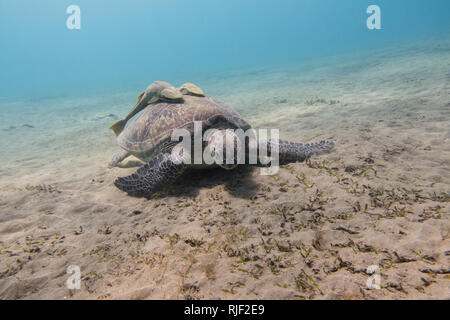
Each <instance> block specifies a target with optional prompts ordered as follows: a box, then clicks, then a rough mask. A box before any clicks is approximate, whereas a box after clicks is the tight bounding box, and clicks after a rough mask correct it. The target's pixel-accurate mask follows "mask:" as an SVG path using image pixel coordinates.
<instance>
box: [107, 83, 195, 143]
mask: <svg viewBox="0 0 450 320" xmlns="http://www.w3.org/2000/svg"><path fill="white" fill-rule="evenodd" d="M194 87H196V86H194ZM198 89H200V88H198ZM192 90H193V91H194V94H196V92H197V90H196V89H195V88H193V89H192ZM200 91H201V89H200ZM181 99H183V94H182V93H181V91H180V90H179V89H176V88H175V87H173V86H172V85H171V84H169V83H167V82H164V81H155V82H153V83H152V84H151V85H149V86H148V87H147V89H145V91H144V92H142V93H140V94H139V95H138V101H137V102H136V105H135V106H134V108H133V109H132V110H131V111H130V112H129V113H128V115H127V116H126V117H125V118H124V119H122V120H119V121H117V122H115V123H113V124H112V125H111V126H110V127H109V128H110V129H111V130H113V131H114V133H115V134H116V136H117V135H119V134H120V133H121V132H122V130H123V128H124V127H125V125H126V123H127V121H128V120H130V119H131V118H132V117H133V116H134V115H135V114H137V113H138V112H139V111H141V110H142V109H144V108H145V107H146V106H147V105H149V104H151V103H155V102H157V101H176V100H181Z"/></svg>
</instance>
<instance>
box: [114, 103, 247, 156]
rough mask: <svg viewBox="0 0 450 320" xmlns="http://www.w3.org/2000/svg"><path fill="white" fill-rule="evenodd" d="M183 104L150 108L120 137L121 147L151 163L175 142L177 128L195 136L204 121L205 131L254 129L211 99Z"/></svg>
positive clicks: (132, 122)
mask: <svg viewBox="0 0 450 320" xmlns="http://www.w3.org/2000/svg"><path fill="white" fill-rule="evenodd" d="M183 99H184V101H183V102H182V103H176V102H159V103H156V104H151V105H148V106H147V107H146V108H145V109H144V110H142V111H141V112H139V113H138V114H137V115H136V116H135V117H134V118H132V119H131V120H130V121H128V123H127V125H126V127H125V129H124V130H123V131H122V133H121V134H120V135H119V136H118V137H117V142H118V144H119V145H120V146H121V147H122V148H123V149H125V150H127V151H128V152H130V153H131V154H132V155H134V156H136V157H138V158H139V159H141V160H144V161H149V160H151V159H152V158H153V157H154V156H156V155H157V154H158V153H159V152H162V151H163V150H166V149H167V146H169V145H172V146H173V145H174V144H176V143H177V142H171V135H172V132H173V131H174V130H175V129H182V128H183V129H187V130H188V131H189V132H190V133H191V135H192V134H193V133H194V121H202V130H203V132H204V131H206V130H207V129H210V128H217V129H227V128H230V129H238V128H240V129H243V130H244V131H245V130H247V129H250V128H251V126H250V125H249V124H248V123H247V122H246V121H245V120H244V119H243V118H242V117H241V116H240V115H239V114H238V113H237V112H236V111H234V110H233V109H231V108H230V107H228V106H227V105H225V104H224V103H223V102H220V101H218V100H215V99H213V98H211V97H197V96H189V95H186V96H183Z"/></svg>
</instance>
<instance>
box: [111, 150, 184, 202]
mask: <svg viewBox="0 0 450 320" xmlns="http://www.w3.org/2000/svg"><path fill="white" fill-rule="evenodd" d="M186 168H187V164H186V163H185V162H184V161H183V158H182V157H178V158H177V159H174V156H172V155H171V154H170V153H164V154H160V155H158V156H157V157H156V158H154V159H153V160H152V161H150V162H149V163H147V164H146V165H144V166H142V167H140V168H139V169H138V170H137V171H136V172H135V173H133V174H132V175H130V176H127V177H120V178H117V179H116V180H115V181H114V184H115V186H116V187H117V188H119V189H120V190H122V191H125V192H127V193H128V194H129V195H130V196H136V197H139V196H146V197H149V198H150V197H151V195H152V194H153V193H155V192H156V191H157V190H159V189H161V188H162V187H164V186H165V185H167V184H170V183H171V182H173V181H174V180H176V178H178V177H179V176H180V175H181V174H182V173H183V172H184V171H185V169H186Z"/></svg>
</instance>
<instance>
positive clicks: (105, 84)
mask: <svg viewBox="0 0 450 320" xmlns="http://www.w3.org/2000/svg"><path fill="white" fill-rule="evenodd" d="M70 5H77V6H79V8H80V10H81V29H79V30H77V29H73V30H70V29H68V28H67V26H66V21H67V19H68V18H69V16H70V14H68V13H66V10H67V8H68V7H69V6H70ZM369 5H378V6H379V7H380V9H381V29H380V30H369V29H368V28H367V25H366V23H367V19H368V18H369V16H370V14H368V13H367V12H366V10H367V8H368V7H369ZM449 12H450V1H448V0H431V1H424V0H376V1H366V0H342V1H337V0H320V1H319V0H227V1H225V0H192V1H182V0H179V1H175V0H151V1H143V0H142V1H138V0H130V1H103V0H97V1H88V0H74V1H65V0H58V1H49V0H41V1H24V0H14V1H13V0H0V49H1V50H0V160H1V161H0V299H115V298H119V299H190V300H191V299H253V300H256V299H446V300H448V299H450V296H449V291H448V254H449V252H448V248H449V247H450V221H449V207H448V204H449V202H450V130H449V128H450V19H449V18H448V15H449ZM157 80H163V81H167V82H169V83H171V84H172V85H174V86H175V87H179V86H180V85H182V84H183V83H185V82H193V83H195V84H196V85H198V86H199V87H200V88H202V89H203V91H204V92H205V94H206V95H207V96H211V97H214V98H217V99H219V100H221V101H223V102H224V103H226V104H227V105H229V106H230V107H232V108H233V109H235V110H236V111H238V112H239V113H240V114H241V115H242V116H243V117H244V118H245V119H246V120H247V121H248V122H249V123H250V124H251V125H252V126H253V127H254V128H256V129H258V128H263V129H264V128H268V129H272V128H274V129H279V130H280V138H282V139H286V140H289V141H294V142H303V143H306V142H314V141H318V140H322V139H324V140H330V141H333V142H334V144H335V148H334V149H333V150H332V152H330V153H328V154H324V155H320V156H317V157H313V158H311V159H310V160H309V161H306V162H302V163H291V164H289V165H286V166H281V167H280V170H279V172H278V173H277V174H276V175H273V176H262V175H260V174H259V171H258V170H251V168H250V169H249V168H245V167H244V168H241V167H239V168H237V169H235V170H231V171H225V170H215V169H212V170H204V171H197V172H190V173H186V176H183V177H182V178H180V179H179V180H178V181H177V182H176V183H174V184H172V185H170V186H167V188H166V189H165V190H162V191H161V192H160V193H158V194H156V195H155V196H154V197H153V198H152V199H145V198H135V197H130V196H128V195H127V194H126V193H124V192H122V191H120V190H119V189H117V188H116V187H115V186H114V184H113V181H114V180H115V179H116V178H117V177H120V176H127V175H130V174H132V173H133V172H135V171H136V170H137V169H138V168H139V167H140V166H142V165H143V162H142V161H140V160H139V159H137V158H134V157H130V158H128V159H126V160H125V161H124V162H123V163H122V164H121V165H120V166H119V167H114V168H110V167H108V162H109V161H110V160H111V158H112V157H113V155H114V154H116V153H117V152H119V151H120V147H119V145H118V144H117V141H116V137H115V135H114V133H113V132H112V131H111V130H110V129H108V127H109V126H110V125H111V124H112V123H113V122H115V121H117V120H118V119H121V118H122V117H124V116H125V115H126V114H127V113H128V112H129V111H130V109H131V108H132V107H133V106H134V105H135V103H136V97H137V95H138V94H139V93H140V92H142V91H143V90H144V89H145V88H146V87H147V86H148V85H149V84H151V83H152V82H154V81H157ZM69 266H79V267H80V270H81V279H82V282H81V283H82V285H81V288H80V289H79V290H78V289H77V290H71V289H69V288H68V287H67V286H66V281H67V279H68V276H69V275H68V273H67V268H68V267H69ZM369 266H378V267H379V268H380V272H381V283H380V289H377V290H369V289H368V287H367V279H368V276H369V275H368V273H367V272H366V270H367V268H368V267H369Z"/></svg>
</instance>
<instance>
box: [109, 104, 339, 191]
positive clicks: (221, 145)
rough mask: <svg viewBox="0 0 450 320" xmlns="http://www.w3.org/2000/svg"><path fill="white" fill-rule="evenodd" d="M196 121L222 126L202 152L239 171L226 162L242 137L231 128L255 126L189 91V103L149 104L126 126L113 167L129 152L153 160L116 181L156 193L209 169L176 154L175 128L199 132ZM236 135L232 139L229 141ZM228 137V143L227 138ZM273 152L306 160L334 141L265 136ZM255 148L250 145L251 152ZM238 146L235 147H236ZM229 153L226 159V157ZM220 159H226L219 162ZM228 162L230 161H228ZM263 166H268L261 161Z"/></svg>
mask: <svg viewBox="0 0 450 320" xmlns="http://www.w3.org/2000/svg"><path fill="white" fill-rule="evenodd" d="M194 121H201V122H202V134H204V133H205V131H207V130H208V129H216V130H217V132H216V133H220V134H223V135H219V136H218V137H222V136H223V137H226V139H225V138H224V139H216V138H217V137H216V133H214V134H212V135H211V136H209V137H208V138H207V139H206V141H204V142H203V144H202V150H201V152H202V154H203V153H204V154H211V156H212V157H213V158H214V159H215V160H216V162H215V164H213V165H219V166H221V167H223V168H225V169H233V168H235V167H236V165H237V164H233V162H232V164H225V162H226V159H224V158H225V157H226V156H227V153H226V148H227V146H229V144H228V141H232V143H234V146H236V144H237V143H240V141H238V140H239V138H238V137H237V136H236V134H235V133H233V132H232V131H230V130H227V129H242V130H243V131H246V130H248V129H251V127H250V125H249V124H248V123H247V122H246V121H245V120H244V119H243V118H242V117H241V116H240V115H239V114H238V113H237V112H235V111H234V110H233V109H231V108H230V107H228V106H226V105H225V104H224V103H222V102H220V101H217V100H215V99H213V98H211V97H199V96H194V95H185V96H184V101H183V102H180V103H175V102H158V103H156V104H152V105H151V106H149V107H147V108H145V109H144V110H143V111H142V112H141V113H140V114H139V115H138V116H137V117H135V118H134V119H132V120H131V121H129V122H128V124H127V126H126V127H125V129H124V130H123V131H122V133H120V134H119V136H118V137H117V142H118V144H119V145H120V146H121V147H122V148H123V149H124V150H123V151H122V152H120V153H118V154H117V155H115V156H114V158H113V160H112V161H111V163H110V165H111V166H115V165H117V164H118V163H119V162H120V161H122V160H123V159H125V158H126V157H127V156H129V155H134V156H136V157H137V158H139V159H141V160H143V161H146V162H148V163H147V164H145V165H144V166H142V167H141V168H139V169H138V170H137V171H136V172H135V173H134V174H132V175H130V176H128V177H120V178H117V179H116V180H115V181H114V184H115V185H116V186H117V187H118V188H119V189H121V190H123V191H125V192H127V193H128V194H130V195H132V196H146V197H151V195H152V194H153V193H155V192H156V191H158V190H159V189H161V188H162V187H164V186H166V185H169V184H170V183H172V182H173V181H174V180H176V179H177V178H178V177H180V176H181V175H182V174H183V173H184V172H185V171H186V170H187V169H190V168H203V167H205V166H207V165H208V164H205V163H202V164H201V165H199V164H193V162H192V161H193V159H194V158H195V157H191V160H190V161H191V162H189V161H188V160H187V158H186V156H187V155H186V154H181V153H177V152H172V151H173V150H174V147H175V146H176V145H177V144H178V143H179V142H178V141H172V140H171V135H172V133H173V131H174V130H175V129H186V130H187V132H189V133H190V134H191V137H192V136H193V135H194V133H195V130H194V127H195V123H194ZM228 138H231V139H230V140H227V139H228ZM225 140H227V142H225ZM258 145H259V146H261V145H264V146H265V148H266V149H267V151H268V153H269V154H270V153H271V151H272V150H274V149H275V150H276V149H278V150H279V159H280V161H282V162H283V163H286V162H296V161H303V160H305V159H307V158H309V157H310V156H312V155H316V154H321V153H324V152H328V151H330V150H331V149H332V148H333V145H334V144H333V142H329V141H320V142H317V143H310V144H302V143H294V142H287V141H282V140H279V141H275V140H264V141H259V144H258ZM247 148H249V146H248V145H246V150H247ZM234 150H235V149H234ZM224 156H225V157H224ZM217 159H221V160H222V161H221V162H219V161H218V160H217ZM223 160H225V161H223ZM257 165H263V164H260V163H258V164H257Z"/></svg>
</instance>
